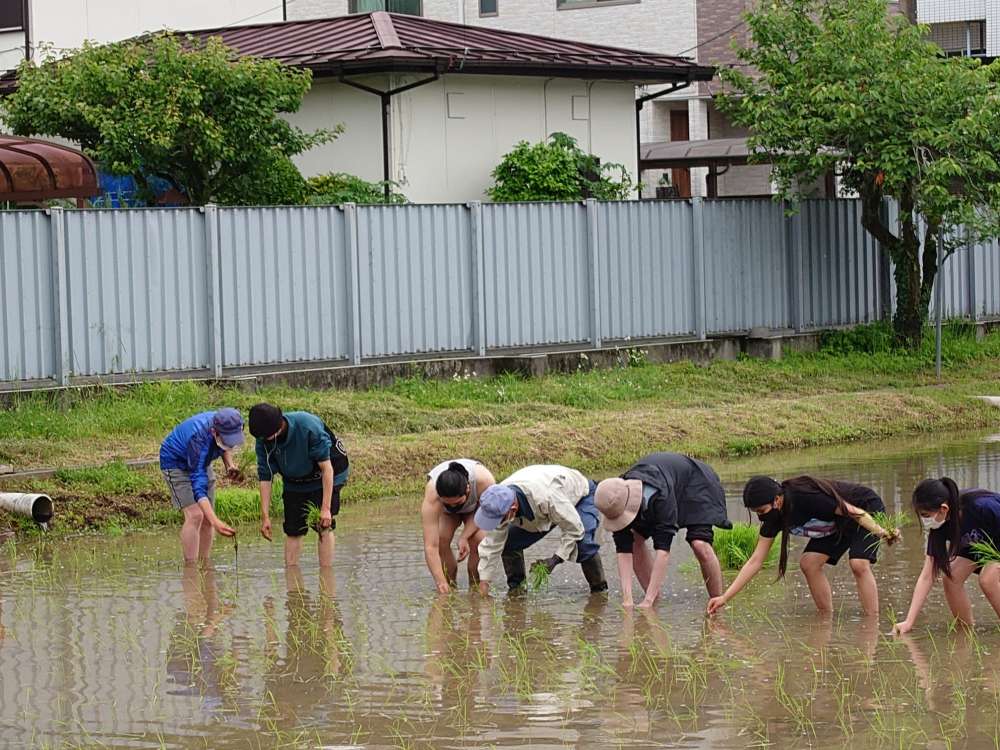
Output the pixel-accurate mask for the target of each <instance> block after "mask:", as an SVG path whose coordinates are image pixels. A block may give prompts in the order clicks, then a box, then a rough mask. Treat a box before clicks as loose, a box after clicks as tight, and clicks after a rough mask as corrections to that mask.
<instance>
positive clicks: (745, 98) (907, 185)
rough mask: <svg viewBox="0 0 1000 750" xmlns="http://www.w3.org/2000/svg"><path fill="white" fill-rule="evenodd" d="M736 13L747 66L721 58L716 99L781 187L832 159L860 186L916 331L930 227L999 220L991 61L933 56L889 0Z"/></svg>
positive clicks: (975, 226)
mask: <svg viewBox="0 0 1000 750" xmlns="http://www.w3.org/2000/svg"><path fill="white" fill-rule="evenodd" d="M747 19H748V23H749V26H750V30H751V35H752V44H751V46H749V47H748V48H743V49H740V50H738V53H739V56H740V59H741V60H742V61H743V62H744V63H747V64H748V65H749V66H750V67H749V70H753V71H754V72H753V73H750V72H745V71H744V70H739V69H730V70H724V71H722V72H721V75H722V78H723V80H724V81H725V82H726V84H728V89H729V92H728V94H727V95H725V96H723V97H721V100H720V106H721V108H722V109H723V111H725V112H726V113H727V114H728V115H729V116H730V117H731V118H732V120H733V121H734V122H735V123H736V124H737V125H741V126H743V127H746V128H749V130H750V145H751V147H752V148H757V149H760V152H761V153H760V154H758V155H757V156H756V157H755V160H756V161H760V162H770V163H772V164H773V165H774V171H773V176H774V179H775V181H776V183H777V186H778V189H779V192H780V196H781V197H782V198H788V199H792V200H793V201H794V200H795V199H796V198H797V197H798V193H797V186H798V185H802V184H805V183H808V182H812V181H814V180H816V179H818V178H820V177H821V176H822V175H824V174H826V173H828V172H829V171H831V170H836V172H837V173H838V174H839V175H841V177H842V179H843V182H844V184H845V185H846V186H847V187H848V188H850V189H851V190H853V191H855V192H857V194H858V195H859V196H860V198H861V200H862V204H863V224H864V227H865V229H866V230H867V231H868V232H869V233H870V234H871V235H872V236H873V237H875V238H876V239H877V240H878V241H879V242H880V243H881V244H882V247H883V248H885V250H886V251H887V252H888V254H889V256H890V258H891V259H892V263H893V266H894V275H895V280H896V286H897V293H898V302H897V307H896V311H895V317H894V319H893V326H894V330H895V335H896V339H897V341H898V342H899V343H905V344H907V345H910V346H915V345H917V344H919V342H920V338H921V335H922V332H923V326H924V324H925V322H926V320H927V314H928V305H929V302H930V298H931V290H932V289H933V285H934V279H935V277H936V276H937V273H938V265H937V260H936V256H937V238H938V237H939V236H940V237H942V238H943V239H942V250H943V252H942V257H947V256H948V254H950V253H951V252H954V251H955V249H957V248H958V247H960V246H961V245H962V244H964V243H966V242H968V241H975V240H977V239H979V238H983V237H988V236H995V235H996V234H997V233H998V231H1000V230H998V208H1000V179H998V178H1000V166H998V163H1000V101H998V94H1000V90H998V86H997V83H998V79H1000V66H998V65H996V64H994V65H991V66H983V65H981V64H980V63H979V62H978V61H975V60H970V59H966V58H946V57H944V56H943V55H942V54H941V51H940V49H938V48H937V47H936V46H935V45H933V44H931V43H930V42H928V41H927V38H926V34H927V29H926V27H919V26H912V25H910V24H908V23H907V22H906V21H905V20H903V19H901V18H891V17H889V16H888V15H887V4H886V0H768V1H767V2H765V3H761V4H760V7H759V8H758V10H756V11H755V12H752V13H750V14H748V16H747ZM887 197H888V198H894V199H895V200H896V202H897V203H898V206H899V215H900V217H899V221H898V222H890V221H889V220H888V218H887V216H886V214H885V211H884V210H883V204H884V201H883V199H884V198H887ZM960 227H964V229H962V230H961V231H959V228H960Z"/></svg>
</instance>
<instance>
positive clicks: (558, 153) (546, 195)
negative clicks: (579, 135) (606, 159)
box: [486, 133, 633, 202]
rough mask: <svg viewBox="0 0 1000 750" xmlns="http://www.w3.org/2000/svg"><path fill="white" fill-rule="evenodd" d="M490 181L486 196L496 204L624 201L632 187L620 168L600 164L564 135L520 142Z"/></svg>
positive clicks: (494, 171) (495, 170) (624, 171)
mask: <svg viewBox="0 0 1000 750" xmlns="http://www.w3.org/2000/svg"><path fill="white" fill-rule="evenodd" d="M613 177H618V178H619V179H618V180H617V181H616V180H615V179H613ZM493 179H494V185H493V187H491V188H489V189H488V190H487V191H486V194H487V195H488V196H489V197H490V198H491V199H492V200H494V201H498V202H500V201H571V200H583V199H584V198H597V199H598V200H624V199H625V198H627V197H628V196H629V194H630V193H631V192H632V187H633V186H632V178H631V177H630V176H629V174H628V170H626V169H625V167H624V166H623V165H621V164H601V160H600V159H599V158H598V157H596V156H594V155H593V154H588V153H586V152H584V151H583V150H582V149H580V147H579V146H577V144H576V139H574V138H572V137H570V136H568V135H566V134H565V133H553V134H552V135H551V136H550V137H549V139H548V140H547V141H545V142H543V143H536V144H534V145H531V144H529V143H528V142H527V141H521V142H520V143H518V144H517V146H515V147H514V150H513V151H511V152H510V153H508V154H507V155H506V156H504V158H503V160H502V161H501V162H500V163H499V164H498V165H497V167H496V169H494V170H493Z"/></svg>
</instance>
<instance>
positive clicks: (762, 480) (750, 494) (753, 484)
mask: <svg viewBox="0 0 1000 750" xmlns="http://www.w3.org/2000/svg"><path fill="white" fill-rule="evenodd" d="M250 418H251V419H253V415H251V417H250ZM250 431H251V432H253V428H252V427H251V428H250ZM780 494H781V485H780V484H778V483H777V482H775V481H774V480H773V479H771V477H762V476H756V477H750V481H749V482H747V483H746V485H745V486H744V487H743V504H744V505H745V506H746V507H748V508H759V507H761V506H762V505H770V504H771V503H773V502H774V498H776V497H777V496H778V495H780Z"/></svg>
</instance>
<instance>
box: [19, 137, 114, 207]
mask: <svg viewBox="0 0 1000 750" xmlns="http://www.w3.org/2000/svg"><path fill="white" fill-rule="evenodd" d="M98 193H100V189H99V188H98V186H97V170H96V169H95V168H94V163H93V162H92V161H91V160H90V159H88V158H87V157H86V156H85V155H84V154H82V153H81V152H79V151H77V150H76V149H75V148H69V147H68V146H62V145H60V144H58V143H50V142H48V141H40V140H37V139H35V138H21V137H20V136H14V135H0V201H40V200H47V199H49V198H89V197H91V196H94V195H97V194H98Z"/></svg>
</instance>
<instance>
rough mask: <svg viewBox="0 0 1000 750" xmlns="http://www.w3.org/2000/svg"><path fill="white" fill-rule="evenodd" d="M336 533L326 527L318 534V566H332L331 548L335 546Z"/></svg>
mask: <svg viewBox="0 0 1000 750" xmlns="http://www.w3.org/2000/svg"><path fill="white" fill-rule="evenodd" d="M336 542H337V535H336V534H335V533H334V531H333V529H328V530H326V531H324V532H323V533H322V534H320V535H319V542H317V546H318V547H319V566H320V567H321V568H330V567H333V550H334V547H336Z"/></svg>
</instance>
